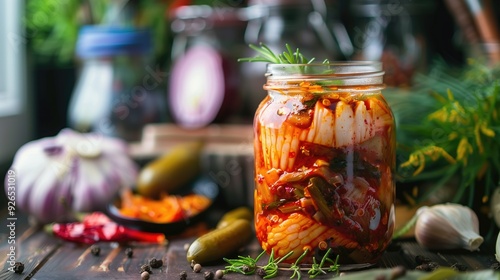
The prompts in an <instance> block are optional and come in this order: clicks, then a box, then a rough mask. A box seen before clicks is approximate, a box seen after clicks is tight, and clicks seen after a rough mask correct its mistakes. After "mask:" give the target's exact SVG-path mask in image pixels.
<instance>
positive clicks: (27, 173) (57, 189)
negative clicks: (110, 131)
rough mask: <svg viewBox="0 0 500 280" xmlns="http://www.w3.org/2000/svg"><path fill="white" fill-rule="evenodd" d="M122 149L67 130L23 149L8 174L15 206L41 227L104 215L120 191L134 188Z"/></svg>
mask: <svg viewBox="0 0 500 280" xmlns="http://www.w3.org/2000/svg"><path fill="white" fill-rule="evenodd" d="M127 149H128V147H127V145H126V143H125V142H124V141H122V140H119V139H115V138H110V137H105V136H103V135H99V134H97V133H87V134H83V133H78V132H76V131H73V130H71V129H67V128H66V129H63V130H61V132H60V133H59V134H57V135H56V136H54V137H46V138H43V139H38V140H34V141H31V142H29V143H26V144H24V145H23V146H22V147H21V148H20V149H19V150H18V151H17V152H16V155H15V157H14V161H13V163H12V166H11V168H10V171H9V172H11V173H12V172H15V174H16V176H17V180H16V186H15V191H16V192H17V193H16V206H17V207H18V208H19V209H20V210H24V211H26V212H27V213H29V214H31V215H32V217H34V218H36V220H37V221H38V222H41V223H49V222H63V221H67V220H71V219H72V218H73V214H74V213H75V212H90V211H96V210H103V209H105V207H106V205H108V203H109V202H110V201H111V200H112V199H113V198H114V197H115V195H116V194H117V193H118V192H119V190H120V189H121V188H126V187H131V186H132V185H133V184H134V183H135V180H136V177H137V171H138V166H137V165H136V163H135V162H134V161H133V160H132V159H131V158H130V157H129V155H128V151H127ZM8 179H9V178H8V175H7V176H6V179H5V180H6V182H7V180H8ZM9 187H10V186H9V185H8V184H5V191H6V193H9V192H10V191H11V190H10V189H9Z"/></svg>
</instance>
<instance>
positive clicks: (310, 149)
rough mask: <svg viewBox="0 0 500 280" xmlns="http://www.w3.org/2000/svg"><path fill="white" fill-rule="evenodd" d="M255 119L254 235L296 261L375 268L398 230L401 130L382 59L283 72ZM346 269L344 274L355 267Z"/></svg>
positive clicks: (271, 81) (270, 72) (274, 68)
mask: <svg viewBox="0 0 500 280" xmlns="http://www.w3.org/2000/svg"><path fill="white" fill-rule="evenodd" d="M266 76H267V82H266V84H265V86H264V88H265V89H266V90H267V93H268V95H267V96H266V97H265V99H264V100H263V101H262V103H261V104H260V106H259V108H258V109H257V112H256V114H255V120H254V131H255V138H254V149H255V193H254V210H255V228H256V234H257V238H258V240H259V241H260V244H261V245H262V247H263V249H264V250H266V251H267V252H268V253H271V251H273V252H274V254H275V257H276V258H278V257H282V256H284V255H285V254H287V253H289V252H290V251H293V254H292V255H291V256H290V258H288V259H287V260H286V262H293V261H295V260H296V259H297V258H298V257H299V256H300V255H301V254H302V253H303V251H304V250H306V249H308V250H309V254H308V255H307V257H306V258H305V259H304V261H305V262H309V263H310V262H311V261H312V257H313V256H318V255H322V254H324V253H325V252H326V250H327V249H328V248H331V249H332V252H333V254H337V255H339V261H340V262H341V263H343V264H345V265H347V266H349V265H351V266H353V267H363V266H366V265H371V264H374V263H375V262H376V261H377V260H378V259H379V258H380V257H381V255H382V252H383V251H384V250H385V249H386V247H387V245H388V244H389V242H390V240H391V237H392V234H393V228H394V195H395V181H394V174H393V172H394V168H395V125H394V118H393V115H392V112H391V109H390V108H389V107H388V105H387V103H386V101H385V100H384V98H383V96H382V90H383V88H384V85H383V81H382V76H383V71H382V66H381V64H380V63H377V62H345V63H340V62H339V63H335V64H317V65H276V64H270V65H268V68H267V73H266ZM347 266H345V267H347Z"/></svg>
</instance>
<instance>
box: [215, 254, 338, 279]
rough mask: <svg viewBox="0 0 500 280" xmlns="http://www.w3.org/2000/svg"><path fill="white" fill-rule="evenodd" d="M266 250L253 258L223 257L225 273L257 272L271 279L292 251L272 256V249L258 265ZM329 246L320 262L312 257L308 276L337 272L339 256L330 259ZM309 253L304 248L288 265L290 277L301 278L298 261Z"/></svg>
mask: <svg viewBox="0 0 500 280" xmlns="http://www.w3.org/2000/svg"><path fill="white" fill-rule="evenodd" d="M265 252H266V251H262V252H261V253H260V254H259V255H258V256H257V257H256V258H255V259H253V258H252V257H250V256H248V257H243V256H238V258H236V259H227V258H224V261H226V262H227V263H228V264H229V265H227V266H226V267H225V273H231V272H234V273H241V274H243V275H252V274H255V273H257V274H259V276H261V277H262V278H263V279H271V278H274V277H276V276H278V271H279V266H278V265H279V264H280V263H281V262H283V261H284V260H286V259H287V258H289V257H290V256H291V255H292V254H293V251H290V252H288V254H286V255H284V256H282V257H281V258H277V259H276V258H275V257H274V250H271V254H270V255H269V260H268V262H267V263H266V264H265V265H262V266H259V265H257V262H258V261H259V260H260V258H261V257H262V256H263V255H264V253H265ZM330 252H331V248H329V249H328V250H327V251H326V253H325V254H324V255H323V257H322V259H321V261H320V263H317V261H316V258H315V257H313V264H312V266H311V268H310V269H309V270H308V271H307V273H308V275H309V278H315V277H316V276H318V275H320V274H327V273H328V272H338V271H339V268H340V265H339V264H338V260H339V256H337V258H336V259H335V260H332V259H330V258H329V257H328V256H329V255H330ZM308 253H309V250H307V249H306V250H305V251H304V252H303V253H302V255H300V257H299V258H298V259H297V260H296V261H295V262H294V263H293V264H292V265H291V266H290V268H289V270H291V271H292V272H293V274H292V276H290V279H293V278H295V277H296V278H297V279H298V280H300V279H301V277H302V275H301V273H300V266H299V264H300V262H301V261H302V259H303V258H304V257H305V256H306V255H307V254H308ZM327 262H329V263H331V265H330V266H325V264H326V263H327Z"/></svg>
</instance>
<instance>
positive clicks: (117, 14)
mask: <svg viewBox="0 0 500 280" xmlns="http://www.w3.org/2000/svg"><path fill="white" fill-rule="evenodd" d="M170 2H172V1H160V0H113V1H107V0H78V1H75V0H43V1H42V0H29V1H27V2H26V14H25V19H24V23H25V26H26V29H27V31H26V32H27V33H26V34H27V38H28V43H29V46H30V47H31V48H32V49H33V51H34V53H35V54H36V55H37V58H38V59H39V61H40V62H42V63H47V62H49V61H50V62H57V63H58V64H68V63H72V60H73V58H74V56H75V46H76V41H77V39H78V32H79V30H80V28H81V27H82V26H84V25H122V26H135V27H145V28H149V29H151V31H152V33H153V36H154V40H153V44H154V46H153V48H154V54H155V56H157V57H160V56H161V55H162V54H164V53H166V52H168V50H167V48H168V37H169V27H168V23H167V22H166V21H165V13H166V11H167V7H168V5H169V4H170Z"/></svg>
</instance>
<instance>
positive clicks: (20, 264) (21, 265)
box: [14, 262, 24, 274]
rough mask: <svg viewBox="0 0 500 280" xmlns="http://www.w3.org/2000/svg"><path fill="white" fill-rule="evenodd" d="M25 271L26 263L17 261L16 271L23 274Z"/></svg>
mask: <svg viewBox="0 0 500 280" xmlns="http://www.w3.org/2000/svg"><path fill="white" fill-rule="evenodd" d="M23 271H24V264H23V263H22V262H16V263H15V264H14V272H15V273H17V274H21V273H23Z"/></svg>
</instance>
